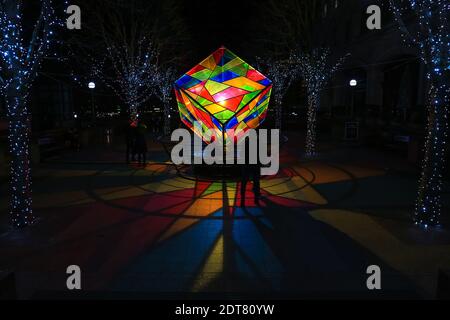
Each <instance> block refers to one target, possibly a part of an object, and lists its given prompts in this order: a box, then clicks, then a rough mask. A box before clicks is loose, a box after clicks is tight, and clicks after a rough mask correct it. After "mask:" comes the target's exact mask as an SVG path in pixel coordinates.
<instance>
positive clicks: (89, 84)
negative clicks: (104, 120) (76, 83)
mask: <svg viewBox="0 0 450 320" xmlns="http://www.w3.org/2000/svg"><path fill="white" fill-rule="evenodd" d="M88 87H89V89H90V90H91V104H92V106H91V113H92V122H94V120H95V108H94V89H95V82H92V81H91V82H89V83H88Z"/></svg>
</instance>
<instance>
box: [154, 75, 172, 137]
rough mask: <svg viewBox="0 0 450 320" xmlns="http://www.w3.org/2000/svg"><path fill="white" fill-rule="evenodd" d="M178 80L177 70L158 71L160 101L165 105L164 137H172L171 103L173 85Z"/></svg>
mask: <svg viewBox="0 0 450 320" xmlns="http://www.w3.org/2000/svg"><path fill="white" fill-rule="evenodd" d="M175 78H176V72H175V69H173V68H171V67H168V68H159V69H158V70H157V82H158V89H159V91H160V94H159V95H158V97H159V99H160V100H161V102H162V103H163V105H164V127H163V133H164V136H169V135H170V120H171V119H170V118H171V115H170V113H171V105H170V103H171V101H172V96H173V92H172V89H173V85H172V84H173V83H174V81H175Z"/></svg>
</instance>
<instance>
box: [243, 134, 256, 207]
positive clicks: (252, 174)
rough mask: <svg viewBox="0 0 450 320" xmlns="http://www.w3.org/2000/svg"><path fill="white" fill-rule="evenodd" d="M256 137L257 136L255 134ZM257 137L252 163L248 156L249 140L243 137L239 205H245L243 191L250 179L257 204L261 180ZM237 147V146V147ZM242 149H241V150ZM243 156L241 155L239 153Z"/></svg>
mask: <svg viewBox="0 0 450 320" xmlns="http://www.w3.org/2000/svg"><path fill="white" fill-rule="evenodd" d="M257 137H258V136H257ZM258 142H259V141H258V139H257V140H256V145H257V147H256V160H257V161H256V163H252V161H251V160H252V159H251V157H250V145H251V143H250V141H249V139H245V142H244V143H243V147H244V146H245V164H243V165H241V206H243V207H244V206H245V193H246V189H247V183H248V181H249V180H250V179H252V181H253V194H254V195H255V202H256V204H258V202H259V198H260V196H261V189H260V180H261V165H260V163H259V155H258V150H259V149H258V148H259V145H258ZM238 149H239V147H238ZM242 151H244V150H241V152H242ZM239 156H243V155H239Z"/></svg>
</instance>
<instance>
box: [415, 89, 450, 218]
mask: <svg viewBox="0 0 450 320" xmlns="http://www.w3.org/2000/svg"><path fill="white" fill-rule="evenodd" d="M433 82H434V83H433V84H432V86H431V88H430V92H429V102H428V126H427V136H426V140H425V149H424V151H425V154H424V160H423V167H422V173H421V178H420V181H419V194H418V198H417V201H416V210H415V217H414V219H415V222H416V223H418V224H422V225H426V226H429V225H438V224H439V223H440V221H439V219H440V215H441V210H442V199H441V196H442V187H443V173H444V166H445V152H446V143H447V134H448V118H447V117H448V109H447V103H448V101H444V97H445V96H446V95H447V94H448V92H446V91H448V87H447V85H446V84H445V83H442V81H441V83H439V82H438V81H433Z"/></svg>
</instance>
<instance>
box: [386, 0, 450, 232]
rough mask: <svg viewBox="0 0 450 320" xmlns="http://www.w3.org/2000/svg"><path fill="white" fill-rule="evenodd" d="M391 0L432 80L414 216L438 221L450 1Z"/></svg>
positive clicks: (448, 87) (449, 93)
mask: <svg viewBox="0 0 450 320" xmlns="http://www.w3.org/2000/svg"><path fill="white" fill-rule="evenodd" d="M390 4H391V9H392V12H393V13H394V16H395V18H396V20H397V22H398V24H399V26H400V30H401V31H402V35H403V36H404V40H405V41H407V42H408V43H410V44H412V45H414V46H416V47H417V48H418V50H419V54H420V57H421V59H422V61H423V62H424V64H425V66H426V70H427V78H428V80H429V92H428V103H427V110H428V125H427V134H426V138H425V146H424V160H423V167H422V172H421V177H420V181H419V192H418V197H417V201H416V206H415V214H414V220H415V222H416V223H417V224H422V225H425V226H428V225H438V224H439V223H440V216H441V211H442V199H441V196H442V187H443V173H444V167H445V153H446V150H447V147H446V144H447V142H448V141H447V138H448V111H449V110H448V106H449V102H450V101H449V100H450V81H449V80H450V79H449V72H450V69H449V68H450V67H449V66H450V58H449V52H450V24H449V21H448V20H449V18H450V5H449V3H448V1H446V0H434V1H430V0H414V1H412V0H407V1H394V0H391V1H390ZM406 19H408V22H409V24H406V22H405V21H406Z"/></svg>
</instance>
